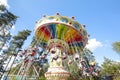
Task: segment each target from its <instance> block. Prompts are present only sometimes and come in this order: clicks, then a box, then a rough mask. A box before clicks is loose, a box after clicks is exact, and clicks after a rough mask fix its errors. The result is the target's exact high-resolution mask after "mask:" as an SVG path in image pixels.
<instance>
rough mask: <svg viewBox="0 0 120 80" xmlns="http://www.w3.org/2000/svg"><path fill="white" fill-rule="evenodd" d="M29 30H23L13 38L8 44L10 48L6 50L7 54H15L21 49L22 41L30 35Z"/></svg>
mask: <svg viewBox="0 0 120 80" xmlns="http://www.w3.org/2000/svg"><path fill="white" fill-rule="evenodd" d="M30 33H31V31H30V30H23V31H20V32H19V33H18V34H17V36H13V39H12V40H11V42H10V46H9V48H8V52H7V53H8V54H12V53H13V52H14V53H15V52H17V51H18V50H19V49H20V48H22V45H23V44H24V41H25V40H26V39H27V37H28V36H29V35H30Z"/></svg>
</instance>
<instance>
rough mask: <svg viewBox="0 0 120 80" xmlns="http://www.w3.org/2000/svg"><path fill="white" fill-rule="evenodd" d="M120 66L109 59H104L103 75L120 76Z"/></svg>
mask: <svg viewBox="0 0 120 80" xmlns="http://www.w3.org/2000/svg"><path fill="white" fill-rule="evenodd" d="M119 65H120V63H119V62H116V61H113V60H110V59H108V58H104V62H103V64H102V71H101V74H102V75H103V76H105V75H107V76H114V75H118V74H120V66H119ZM119 76H120V75H119ZM119 76H118V77H119ZM115 78H117V77H115Z"/></svg>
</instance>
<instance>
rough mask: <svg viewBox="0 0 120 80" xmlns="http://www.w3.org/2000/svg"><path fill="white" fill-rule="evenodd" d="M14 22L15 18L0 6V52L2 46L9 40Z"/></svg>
mask: <svg viewBox="0 0 120 80" xmlns="http://www.w3.org/2000/svg"><path fill="white" fill-rule="evenodd" d="M16 20H17V16H15V15H14V14H13V13H11V12H9V11H8V10H7V9H6V7H5V6H4V5H0V51H1V50H2V48H3V46H4V44H5V43H6V42H7V41H9V40H10V38H11V34H10V30H11V28H12V26H13V25H14V24H15V22H16Z"/></svg>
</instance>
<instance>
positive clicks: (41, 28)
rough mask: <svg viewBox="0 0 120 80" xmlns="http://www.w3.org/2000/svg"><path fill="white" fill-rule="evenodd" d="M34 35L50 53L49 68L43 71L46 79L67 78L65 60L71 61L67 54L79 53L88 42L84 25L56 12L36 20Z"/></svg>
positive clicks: (67, 72)
mask: <svg viewBox="0 0 120 80" xmlns="http://www.w3.org/2000/svg"><path fill="white" fill-rule="evenodd" d="M34 31H35V37H36V39H37V41H38V42H39V44H40V46H41V47H42V48H43V49H45V50H46V51H47V53H48V54H50V57H49V68H48V71H47V72H46V73H45V77H46V79H47V80H52V79H55V80H68V78H69V76H70V73H69V71H67V69H66V68H65V65H64V64H65V61H64V60H68V63H69V64H70V63H72V60H70V58H69V56H74V57H76V54H78V55H80V54H82V53H81V52H82V51H83V49H84V47H85V46H86V44H87V42H88V34H87V32H86V30H85V27H84V26H83V25H81V24H79V23H78V22H77V21H75V20H74V17H72V18H68V17H65V16H61V15H60V14H59V13H57V14H56V15H54V16H44V17H43V18H42V19H40V20H39V21H37V22H36V25H35V28H34Z"/></svg>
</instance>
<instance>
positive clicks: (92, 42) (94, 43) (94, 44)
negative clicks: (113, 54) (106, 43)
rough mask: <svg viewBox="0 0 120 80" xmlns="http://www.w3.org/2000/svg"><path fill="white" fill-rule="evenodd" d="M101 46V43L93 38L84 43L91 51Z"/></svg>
mask: <svg viewBox="0 0 120 80" xmlns="http://www.w3.org/2000/svg"><path fill="white" fill-rule="evenodd" d="M102 46H103V44H102V43H101V42H100V41H97V40H96V39H95V38H94V39H90V40H88V44H87V45H86V48H88V49H90V50H91V51H94V50H95V49H97V48H98V47H102Z"/></svg>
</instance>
